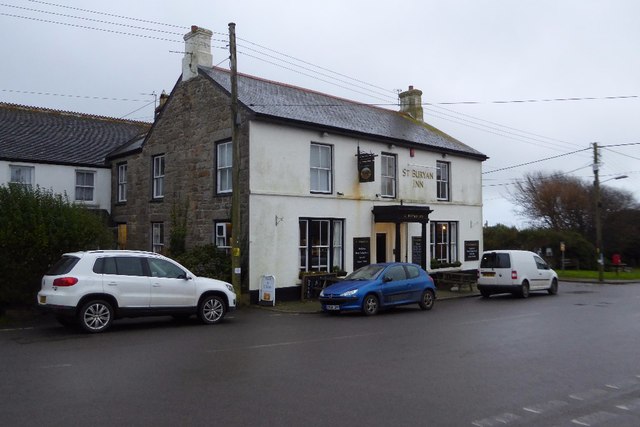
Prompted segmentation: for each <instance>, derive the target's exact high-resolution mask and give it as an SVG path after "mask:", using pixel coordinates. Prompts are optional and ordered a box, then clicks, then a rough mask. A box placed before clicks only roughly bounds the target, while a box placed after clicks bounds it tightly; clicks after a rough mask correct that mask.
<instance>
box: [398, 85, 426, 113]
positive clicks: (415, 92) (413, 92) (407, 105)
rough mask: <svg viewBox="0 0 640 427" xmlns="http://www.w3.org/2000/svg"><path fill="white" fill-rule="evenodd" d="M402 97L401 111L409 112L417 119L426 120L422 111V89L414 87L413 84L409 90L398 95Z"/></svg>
mask: <svg viewBox="0 0 640 427" xmlns="http://www.w3.org/2000/svg"><path fill="white" fill-rule="evenodd" d="M398 97H399V98H400V112H401V113H407V114H409V115H410V116H411V117H413V118H414V119H416V120H419V121H421V122H422V121H424V116H423V111H422V91H421V90H419V89H414V88H413V85H412V86H409V90H408V91H406V92H402V93H401V94H399V95H398Z"/></svg>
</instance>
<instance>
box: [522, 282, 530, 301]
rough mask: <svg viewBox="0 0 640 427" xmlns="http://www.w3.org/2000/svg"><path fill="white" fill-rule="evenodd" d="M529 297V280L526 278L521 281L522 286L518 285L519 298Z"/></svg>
mask: <svg viewBox="0 0 640 427" xmlns="http://www.w3.org/2000/svg"><path fill="white" fill-rule="evenodd" d="M528 297H529V282H527V281H526V280H525V281H524V282H522V286H520V298H528Z"/></svg>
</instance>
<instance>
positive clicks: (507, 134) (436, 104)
mask: <svg viewBox="0 0 640 427" xmlns="http://www.w3.org/2000/svg"><path fill="white" fill-rule="evenodd" d="M28 1H30V2H32V3H38V4H42V5H47V6H54V7H60V8H66V9H70V10H76V11H81V12H86V13H93V14H99V15H104V16H110V17H115V18H119V19H127V20H132V21H138V22H144V23H148V24H154V25H161V26H167V27H172V28H182V29H186V28H189V27H186V26H182V25H174V24H168V23H164V22H159V21H153V20H147V19H140V18H133V17H129V16H125V15H118V14H113V13H107V12H101V11H96V10H91V9H83V8H78V7H72V6H67V5H62V4H57V3H51V2H45V1H39V0H28ZM0 5H4V6H9V7H17V8H19V9H25V10H30V11H34V12H40V13H49V14H54V15H58V16H63V17H68V18H72V19H82V20H89V21H94V22H99V23H103V24H108V25H118V26H124V27H128V28H132V29H140V30H144V31H154V32H163V33H166V34H171V35H179V33H175V32H170V31H166V30H157V29H151V28H145V27H137V26H131V25H127V24H121V23H115V22H109V21H101V20H93V19H91V18H85V17H78V16H73V15H65V14H59V13H55V12H48V11H42V10H38V9H30V8H23V7H18V6H12V5H7V4H4V3H3V4H0ZM0 15H5V16H11V17H16V18H22V19H30V20H34V21H40V22H48V23H54V24H59V25H67V26H71V27H76V28H81V29H90V30H96V31H103V32H107V33H115V34H121V35H126V36H133V37H142V38H147V39H154V40H160V41H168V42H172V43H182V41H180V40H172V39H168V38H162V37H154V36H149V35H144V34H136V33H130V32H123V31H117V30H112V29H103V28H96V27H90V26H85V25H78V24H71V23H67V22H59V21H52V20H46V19H40V18H33V17H25V16H19V15H12V14H7V13H0ZM214 33H215V34H221V35H226V34H224V33H220V32H214ZM238 40H241V41H242V42H243V43H246V44H250V45H252V46H255V47H258V48H260V49H263V50H266V51H268V52H271V53H274V54H276V55H280V56H282V57H284V58H289V59H292V60H294V61H297V62H300V63H302V64H305V65H308V66H310V67H314V68H317V69H320V70H323V71H326V72H327V73H331V74H333V75H336V76H340V77H343V78H346V79H349V80H350V81H355V82H357V83H359V84H362V85H366V86H368V87H371V88H375V89H377V90H381V91H383V92H384V94H383V93H381V92H378V91H377V90H372V89H368V88H366V87H364V86H359V85H355V87H356V88H358V89H361V90H356V89H354V85H350V86H344V85H341V84H337V83H335V82H332V81H330V80H326V79H323V78H319V77H317V76H314V75H310V74H309V73H306V72H301V71H299V70H296V69H292V68H291V67H287V66H283V65H281V64H278V63H276V62H273V61H271V60H266V59H264V58H260V57H257V56H256V55H251V54H248V53H246V52H238V53H240V54H242V55H245V56H248V57H251V58H254V59H257V60H259V61H263V62H266V63H269V64H271V65H274V66H278V67H280V68H284V69H286V70H289V71H292V72H296V73H298V74H301V75H304V76H307V77H310V78H314V79H316V80H319V81H322V82H325V83H328V84H332V85H335V86H337V87H340V88H343V89H346V90H350V91H352V92H355V93H359V94H361V95H365V96H369V97H372V98H374V99H378V100H384V101H386V100H388V99H390V95H389V97H387V95H386V93H389V94H391V93H393V94H394V95H396V92H395V91H391V90H388V89H385V88H382V87H380V86H376V85H372V84H370V83H367V82H365V81H363V80H361V79H357V78H354V77H350V76H348V75H345V74H342V73H338V72H335V71H333V70H330V69H328V68H326V67H323V66H320V65H317V64H313V63H311V62H308V61H304V60H301V59H299V58H296V57H294V56H292V55H289V54H286V53H283V52H280V51H278V50H275V49H271V48H269V47H267V46H264V45H261V44H258V43H255V42H252V41H250V40H247V39H244V38H240V37H238ZM214 41H217V42H223V43H226V42H227V40H219V39H218V40H214ZM215 47H217V46H215ZM242 47H243V49H246V50H250V51H252V52H255V53H257V54H259V55H263V56H266V57H268V58H271V59H272V60H274V61H280V62H283V63H285V64H288V65H291V66H293V67H298V68H301V69H303V70H305V71H308V72H310V73H314V74H318V75H321V76H323V77H326V78H329V79H332V80H336V81H339V82H341V83H345V84H349V82H348V81H345V80H342V79H338V78H336V77H332V76H331V75H329V74H326V73H321V72H318V71H315V70H313V69H311V68H309V67H305V66H300V65H297V64H295V63H293V62H291V61H287V60H283V59H280V58H277V57H275V56H273V55H270V54H267V53H264V52H260V51H259V50H257V49H254V48H252V47H249V46H246V45H244V46H242ZM227 59H228V58H225V59H224V60H223V61H221V62H220V63H219V64H218V65H220V64H221V63H223V62H224V61H226V60H227ZM363 90H364V91H366V92H363ZM372 93H373V94H376V95H372ZM377 95H381V96H384V97H385V98H380V97H379V96H377ZM97 98H100V97H97ZM627 98H638V96H637V95H622V96H606V97H571V98H546V99H514V100H494V101H488V102H481V101H455V102H428V103H423V105H426V106H432V107H435V108H439V109H444V110H446V111H448V112H449V113H452V114H454V115H459V116H464V117H468V118H472V119H474V120H478V121H483V122H486V123H490V124H492V125H494V126H499V127H501V128H505V129H509V130H510V131H505V130H503V129H497V128H494V127H492V126H487V125H484V124H482V123H477V122H473V121H469V120H466V119H463V118H460V117H457V116H453V115H451V114H446V113H442V112H440V111H437V112H436V111H434V110H428V111H430V112H431V113H432V114H434V115H435V113H437V114H440V116H437V115H435V117H437V118H440V119H443V120H448V121H452V122H454V123H457V124H460V125H462V126H467V127H471V128H473V129H476V130H480V131H483V132H488V133H492V134H496V135H499V136H502V137H505V138H510V139H513V140H515V141H519V142H523V143H528V144H533V143H534V142H535V143H539V144H545V145H546V148H549V149H554V150H558V148H556V147H553V148H552V147H549V145H554V143H552V142H548V141H543V140H540V139H538V138H545V139H549V140H551V141H556V142H560V143H563V144H567V145H573V146H576V145H575V144H572V143H569V142H566V141H561V140H558V139H555V138H549V137H546V136H542V135H539V134H534V133H532V132H528V131H523V130H519V129H516V128H513V127H509V126H506V125H502V124H500V123H496V122H491V121H488V120H484V119H481V118H478V117H475V116H472V115H469V114H464V113H460V112H457V111H453V110H449V109H446V108H444V107H441V106H442V105H479V104H507V103H533V102H563V101H584V100H605V99H609V100H610V99H627ZM365 105H366V104H365ZM370 105H377V106H382V105H398V102H397V100H396V101H395V102H394V103H389V104H370ZM319 106H320V105H319ZM442 115H445V116H448V117H449V118H446V117H443V116H442ZM451 118H455V119H456V120H452V119H451ZM467 122H468V123H467ZM469 123H471V125H470V124H469ZM478 126H481V127H478ZM484 128H487V129H484ZM511 131H516V132H519V133H521V134H517V133H514V132H511ZM522 134H524V135H522ZM527 135H533V136H534V137H537V138H532V137H531V136H527ZM522 138H526V139H527V140H531V141H534V142H531V141H527V140H523V139H522ZM539 144H537V145H539ZM579 151H583V150H579ZM498 170H502V169H497V170H494V171H489V172H486V173H490V172H495V171H498Z"/></svg>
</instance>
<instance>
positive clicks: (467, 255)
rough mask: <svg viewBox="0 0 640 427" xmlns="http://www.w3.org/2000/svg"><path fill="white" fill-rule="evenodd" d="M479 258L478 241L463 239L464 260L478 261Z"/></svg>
mask: <svg viewBox="0 0 640 427" xmlns="http://www.w3.org/2000/svg"><path fill="white" fill-rule="evenodd" d="M479 259H480V241H479V240H465V241H464V260H465V261H478V260H479Z"/></svg>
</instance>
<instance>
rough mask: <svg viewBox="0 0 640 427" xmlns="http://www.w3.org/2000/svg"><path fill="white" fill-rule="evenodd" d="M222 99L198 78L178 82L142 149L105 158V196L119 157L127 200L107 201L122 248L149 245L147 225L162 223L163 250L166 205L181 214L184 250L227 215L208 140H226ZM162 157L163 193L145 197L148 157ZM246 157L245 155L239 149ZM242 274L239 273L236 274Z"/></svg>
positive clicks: (244, 177)
mask: <svg viewBox="0 0 640 427" xmlns="http://www.w3.org/2000/svg"><path fill="white" fill-rule="evenodd" d="M241 117H242V123H243V125H242V126H241V132H240V144H241V152H242V153H248V152H249V150H248V129H249V126H248V121H247V119H248V117H247V115H246V112H241ZM231 124H232V123H231V113H230V97H229V96H228V95H227V94H226V93H225V92H224V91H222V90H221V89H219V88H218V86H217V85H216V84H215V83H213V82H211V81H210V80H208V79H207V78H205V77H196V78H193V79H191V80H189V81H187V82H179V83H178V84H177V85H176V87H175V88H174V90H173V92H172V94H171V96H170V97H169V100H168V101H167V103H166V104H165V106H164V109H163V111H162V112H161V113H160V115H159V116H158V119H157V120H156V123H155V124H154V126H153V128H152V130H151V133H150V135H149V137H148V139H147V141H146V142H145V144H144V146H143V148H142V151H141V152H138V153H133V154H130V155H128V156H125V157H121V158H117V159H113V161H112V177H113V185H112V188H113V195H112V200H114V201H115V200H117V191H118V185H117V175H118V173H117V172H118V171H117V165H118V164H121V163H122V162H124V161H126V162H127V168H128V171H127V175H128V176H127V181H128V182H127V186H128V188H127V202H126V203H115V202H114V206H113V209H112V214H113V220H114V221H115V222H116V223H126V224H127V233H128V236H127V249H140V250H151V245H152V236H151V223H152V222H164V227H165V252H170V248H169V247H168V246H169V242H170V235H171V212H172V209H175V208H178V210H184V209H185V208H186V212H187V237H186V247H187V249H189V248H191V247H194V246H197V245H203V244H208V243H212V242H213V235H214V221H230V220H231V196H230V195H217V194H216V167H215V165H216V163H215V162H216V157H215V155H216V143H217V142H221V141H225V140H226V141H228V140H230V139H231V134H232V127H231ZM158 154H164V155H165V177H164V198H163V199H161V200H154V199H153V198H152V185H153V179H152V162H153V160H152V159H153V156H155V155H158ZM245 155H246V156H248V154H245ZM248 164H249V163H248V158H247V157H245V158H242V159H241V161H240V167H241V179H240V185H241V212H242V220H243V222H244V224H247V222H246V221H248V218H249V216H248V206H249V204H248V194H249V192H248V182H249V171H248V169H247V167H246V166H247V165H248ZM242 228H243V231H244V232H243V233H242V234H243V236H241V241H242V243H241V249H242V252H241V253H242V254H243V261H242V267H243V273H244V272H245V271H246V270H245V269H248V262H247V260H246V255H248V239H247V237H246V235H245V234H246V230H248V225H247V226H243V227H242ZM243 276H244V274H243Z"/></svg>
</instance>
